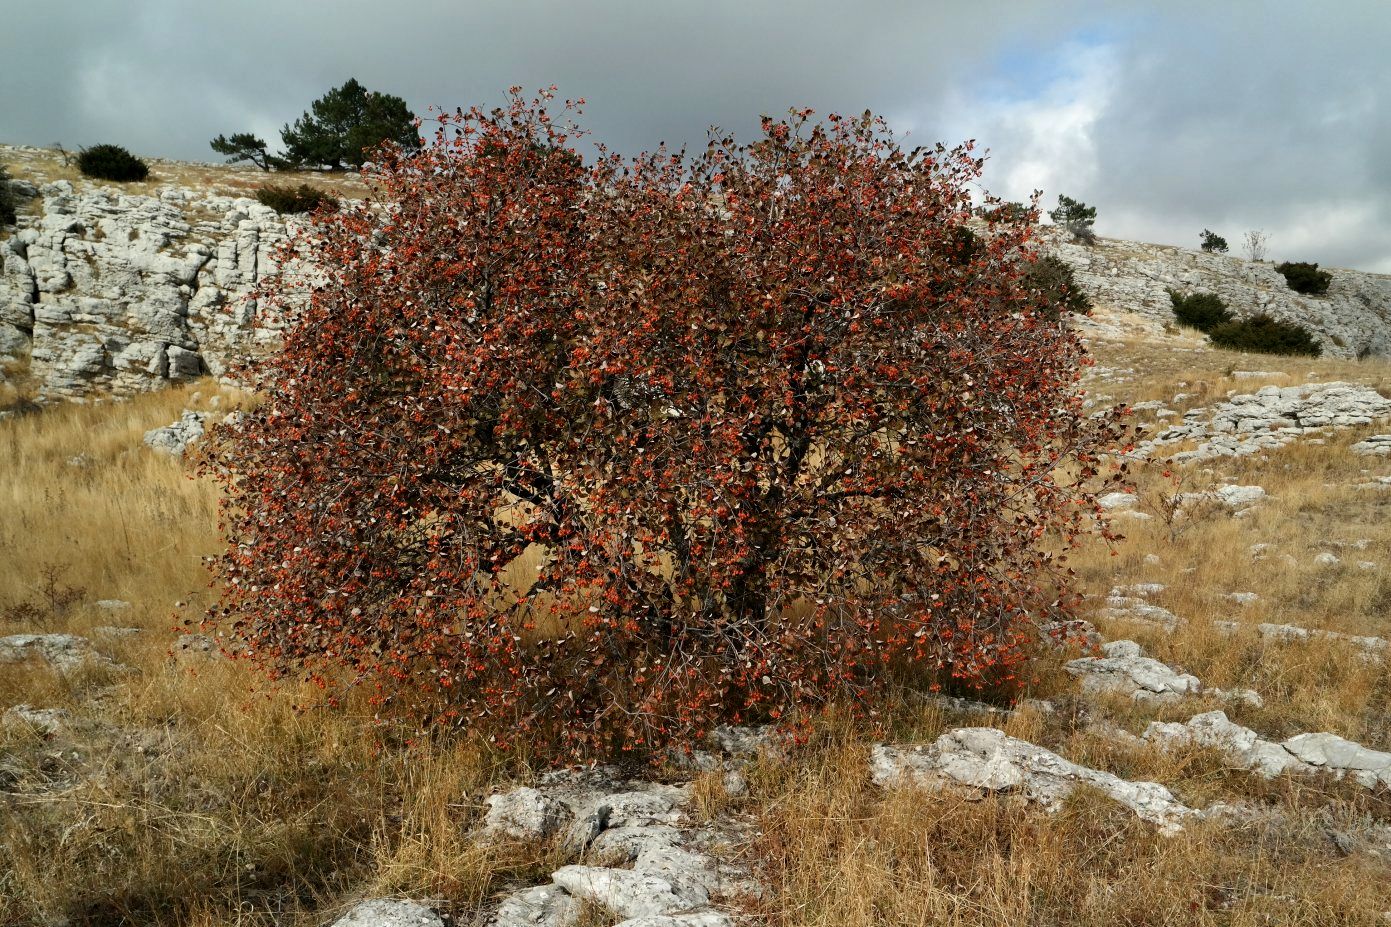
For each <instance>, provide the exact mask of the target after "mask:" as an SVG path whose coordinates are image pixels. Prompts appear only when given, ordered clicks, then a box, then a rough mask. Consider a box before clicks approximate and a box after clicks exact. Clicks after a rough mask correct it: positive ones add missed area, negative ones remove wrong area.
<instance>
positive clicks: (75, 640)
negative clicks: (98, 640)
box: [0, 634, 114, 673]
mask: <svg viewBox="0 0 1391 927" xmlns="http://www.w3.org/2000/svg"><path fill="white" fill-rule="evenodd" d="M29 659H39V660H42V661H43V662H45V663H47V664H48V665H49V666H52V667H53V668H54V669H56V670H58V671H59V672H63V673H68V672H72V671H73V670H78V669H81V668H82V667H84V666H89V665H100V666H110V665H114V664H112V663H111V661H110V660H109V659H107V658H106V657H104V656H102V655H101V654H99V653H97V652H96V651H95V650H93V649H92V642H91V641H89V640H87V638H85V637H79V636H78V635H76V634H11V635H10V636H9V637H0V663H22V662H24V661H25V660H29Z"/></svg>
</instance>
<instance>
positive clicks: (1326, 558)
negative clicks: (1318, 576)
mask: <svg viewBox="0 0 1391 927" xmlns="http://www.w3.org/2000/svg"><path fill="white" fill-rule="evenodd" d="M1342 562H1343V561H1342V560H1339V559H1338V555H1337V554H1330V553H1329V552H1328V551H1324V552H1322V553H1320V554H1317V555H1315V557H1314V564H1315V565H1316V566H1321V567H1334V566H1337V565H1338V564H1340V563H1342Z"/></svg>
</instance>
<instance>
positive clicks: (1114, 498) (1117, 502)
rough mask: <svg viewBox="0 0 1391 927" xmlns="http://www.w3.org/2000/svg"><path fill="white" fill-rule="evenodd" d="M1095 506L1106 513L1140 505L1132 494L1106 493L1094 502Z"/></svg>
mask: <svg viewBox="0 0 1391 927" xmlns="http://www.w3.org/2000/svg"><path fill="white" fill-rule="evenodd" d="M1096 504H1097V505H1099V506H1101V508H1102V509H1104V510H1105V511H1107V512H1114V511H1117V510H1120V509H1132V508H1134V507H1135V506H1137V505H1139V504H1140V497H1139V496H1137V495H1135V494H1134V493H1133V492H1108V493H1106V494H1105V495H1104V496H1101V497H1099V498H1098V499H1097V500H1096Z"/></svg>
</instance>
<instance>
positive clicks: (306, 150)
mask: <svg viewBox="0 0 1391 927" xmlns="http://www.w3.org/2000/svg"><path fill="white" fill-rule="evenodd" d="M280 138H281V140H282V141H283V142H284V143H285V155H286V158H287V159H288V160H289V161H291V162H292V163H295V164H299V165H305V166H320V165H322V166H325V167H328V168H329V169H330V170H341V169H342V168H343V167H344V166H345V165H346V166H351V167H353V168H361V167H362V165H363V163H364V162H366V161H367V160H368V159H369V155H368V152H369V151H370V150H371V149H373V148H375V147H376V146H377V145H380V144H381V143H382V142H388V141H389V142H395V143H396V144H398V145H400V146H401V147H402V148H407V149H411V150H415V149H418V148H419V147H420V136H419V135H418V134H417V130H416V123H415V116H414V115H413V114H412V113H411V111H410V109H409V108H407V106H406V101H405V100H403V99H401V98H400V97H397V96H392V95H391V94H389V93H374V92H372V91H370V90H368V89H367V88H366V87H364V86H362V85H361V84H360V83H358V82H357V80H355V79H350V80H349V81H348V82H347V83H346V84H344V85H343V86H341V87H337V88H335V89H333V90H330V91H329V92H328V93H326V94H324V95H323V96H322V97H320V98H319V99H317V100H315V101H314V102H313V103H312V104H311V106H310V112H306V113H305V114H304V115H302V116H300V117H299V118H298V119H296V120H295V124H294V126H289V125H287V126H285V127H284V128H283V129H281V131H280Z"/></svg>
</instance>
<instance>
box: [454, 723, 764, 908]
mask: <svg viewBox="0 0 1391 927" xmlns="http://www.w3.org/2000/svg"><path fill="white" fill-rule="evenodd" d="M772 737H773V735H772V733H771V731H769V730H767V729H740V728H732V727H731V728H723V729H721V730H720V736H719V737H718V738H715V739H716V740H718V741H721V742H723V743H724V744H725V745H726V746H727V747H728V748H730V750H731V751H735V750H737V751H739V752H740V753H741V755H743V756H744V757H745V758H746V759H747V758H750V757H752V756H756V755H758V754H757V753H755V752H754V751H755V750H756V749H765V748H766V746H767V744H768V743H769V742H770V738H772ZM771 742H776V741H775V740H773V741H771ZM760 745H761V746H760ZM720 762H735V760H733V759H731V760H729V761H718V760H717V764H716V766H715V767H714V768H715V769H719V768H721V767H720V765H719V763H720ZM724 781H725V787H726V790H727V791H729V792H730V793H731V794H738V793H740V792H742V791H744V790H746V789H747V784H746V783H745V782H744V780H743V777H742V775H740V774H739V773H738V772H737V770H735V769H730V770H728V771H726V773H725V778H724ZM690 795H691V788H690V785H689V784H687V785H680V786H677V785H666V784H662V783H654V782H633V781H625V780H623V779H621V778H620V777H619V775H618V773H617V771H616V770H614V769H611V768H609V767H597V768H592V769H583V770H558V771H554V772H550V773H546V774H544V775H543V776H541V777H540V779H539V780H538V782H537V784H536V785H535V786H534V787H524V788H518V789H513V790H511V791H509V792H506V793H504V794H501V795H495V796H493V797H491V798H490V799H489V800H488V805H489V810H488V814H487V817H486V819H485V821H484V824H483V828H482V831H481V836H483V837H485V838H486V837H490V836H495V835H499V834H505V835H507V836H511V837H514V838H516V839H528V840H540V839H549V838H553V837H556V836H563V841H564V844H565V846H566V847H567V848H568V849H569V850H570V851H572V852H574V853H576V854H577V855H578V854H583V855H584V858H585V859H586V860H590V861H592V860H599V861H602V862H603V863H604V865H590V864H588V863H586V864H583V865H572V866H565V867H562V868H561V869H558V870H557V871H556V872H555V873H554V874H553V876H552V880H553V882H554V885H551V886H542V887H533V888H526V889H523V890H520V891H517V892H514V893H512V894H511V895H509V896H508V897H507V898H506V899H504V900H503V902H502V904H501V906H500V907H499V908H498V911H497V913H496V914H495V915H494V917H493V918H492V919H491V920H490V921H489V923H490V924H492V925H494V927H513V925H516V927H570V925H573V924H574V923H575V922H576V919H577V918H578V916H579V910H580V908H579V902H578V899H585V900H588V901H590V902H592V903H593V904H595V905H598V906H599V907H602V908H605V909H607V910H610V911H612V912H614V913H615V914H616V915H618V916H619V917H623V918H630V919H642V918H658V917H678V916H684V915H691V916H690V917H684V918H682V919H677V920H674V921H671V923H673V924H676V925H680V924H690V925H696V927H699V925H701V924H713V925H719V924H727V923H729V919H728V916H727V915H724V914H722V913H720V912H718V911H715V910H712V909H710V907H709V906H710V904H711V901H712V899H714V898H716V897H718V896H721V895H727V894H729V889H730V888H731V887H734V886H737V885H740V884H741V880H742V875H741V874H740V873H739V871H737V870H728V869H721V868H720V867H719V866H718V865H717V864H716V862H715V860H714V859H713V858H712V857H710V856H709V855H707V854H706V853H705V852H704V851H703V850H702V849H701V847H703V846H705V845H707V843H708V841H709V840H711V839H714V833H715V832H714V831H713V830H712V829H711V827H710V826H708V825H707V826H705V827H701V828H689V827H687V826H682V825H688V824H689V821H688V819H687V815H686V813H685V812H684V810H683V806H684V805H685V804H686V803H687V802H689V800H690ZM628 867H631V868H628ZM744 884H747V883H744ZM696 915H699V916H698V917H697V916H696ZM640 923H647V921H640ZM652 923H654V924H665V923H667V922H666V921H652Z"/></svg>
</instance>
